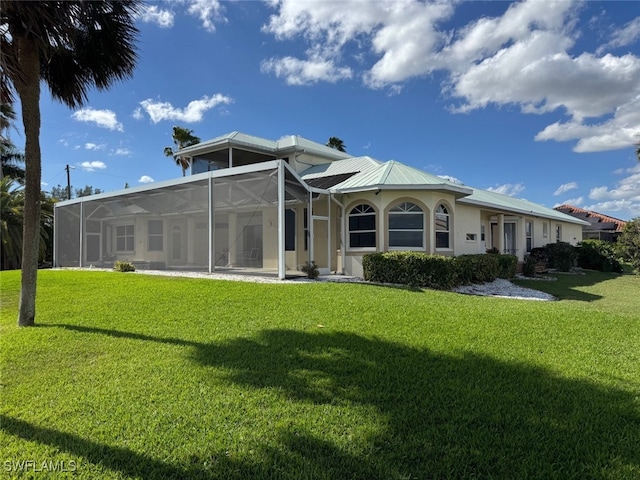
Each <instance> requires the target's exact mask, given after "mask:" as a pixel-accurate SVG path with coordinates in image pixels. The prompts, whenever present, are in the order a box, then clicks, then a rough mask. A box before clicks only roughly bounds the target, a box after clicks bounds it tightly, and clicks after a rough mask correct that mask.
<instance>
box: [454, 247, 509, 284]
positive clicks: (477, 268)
mask: <svg viewBox="0 0 640 480" xmlns="http://www.w3.org/2000/svg"><path fill="white" fill-rule="evenodd" d="M499 256H500V255H482V254H481V255H460V256H459V257H456V262H457V263H458V275H459V281H460V283H463V284H468V283H483V282H493V281H494V280H495V279H496V278H498V270H499V262H498V257H499Z"/></svg>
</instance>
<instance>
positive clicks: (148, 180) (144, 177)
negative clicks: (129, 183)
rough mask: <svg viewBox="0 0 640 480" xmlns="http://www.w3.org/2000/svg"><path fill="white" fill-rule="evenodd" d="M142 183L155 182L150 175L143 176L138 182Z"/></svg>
mask: <svg viewBox="0 0 640 480" xmlns="http://www.w3.org/2000/svg"><path fill="white" fill-rule="evenodd" d="M138 182H140V183H153V182H155V180H154V179H153V178H151V177H150V176H149V175H142V176H141V177H140V179H139V180H138Z"/></svg>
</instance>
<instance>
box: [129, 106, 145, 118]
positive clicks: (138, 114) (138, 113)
mask: <svg viewBox="0 0 640 480" xmlns="http://www.w3.org/2000/svg"><path fill="white" fill-rule="evenodd" d="M131 116H132V117H133V118H134V119H136V120H142V119H143V118H144V115H143V114H142V108H140V107H136V109H135V110H134V111H133V113H132V114H131Z"/></svg>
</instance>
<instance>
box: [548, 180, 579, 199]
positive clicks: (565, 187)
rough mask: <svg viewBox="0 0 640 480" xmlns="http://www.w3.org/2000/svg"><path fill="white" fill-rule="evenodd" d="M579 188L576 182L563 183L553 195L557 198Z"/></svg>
mask: <svg viewBox="0 0 640 480" xmlns="http://www.w3.org/2000/svg"><path fill="white" fill-rule="evenodd" d="M576 188H578V184H577V183H576V182H569V183H563V184H562V185H560V186H559V187H558V188H557V189H556V191H555V192H553V194H554V195H555V196H558V195H562V194H563V193H566V192H568V191H570V190H575V189H576Z"/></svg>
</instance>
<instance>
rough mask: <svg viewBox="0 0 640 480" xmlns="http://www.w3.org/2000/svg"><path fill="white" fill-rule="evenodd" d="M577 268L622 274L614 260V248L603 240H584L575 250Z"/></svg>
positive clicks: (618, 264) (619, 265) (620, 267)
mask: <svg viewBox="0 0 640 480" xmlns="http://www.w3.org/2000/svg"><path fill="white" fill-rule="evenodd" d="M577 251H578V266H579V267H582V268H589V269H591V270H600V271H601V272H616V273H622V265H621V264H620V262H619V261H618V259H617V258H616V254H615V247H614V244H613V243H611V242H605V241H603V240H584V241H583V242H581V243H580V244H579V246H578V248H577Z"/></svg>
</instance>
